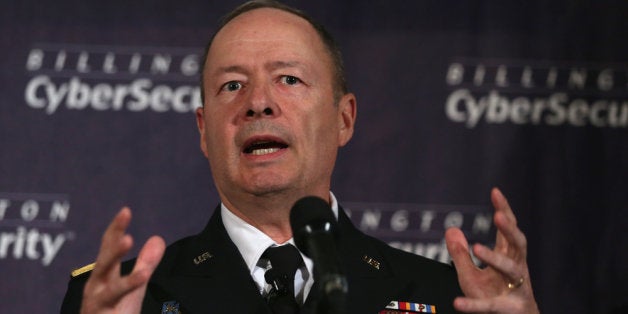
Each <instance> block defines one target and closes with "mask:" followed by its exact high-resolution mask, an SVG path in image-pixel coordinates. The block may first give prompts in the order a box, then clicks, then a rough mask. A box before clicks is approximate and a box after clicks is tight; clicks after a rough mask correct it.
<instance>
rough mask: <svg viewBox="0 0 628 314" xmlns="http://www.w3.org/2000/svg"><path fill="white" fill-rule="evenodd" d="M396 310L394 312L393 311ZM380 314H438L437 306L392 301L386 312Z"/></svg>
mask: <svg viewBox="0 0 628 314" xmlns="http://www.w3.org/2000/svg"><path fill="white" fill-rule="evenodd" d="M391 310H394V311H391ZM379 313H380V314H392V313H395V314H399V313H408V314H411V313H434V314H435V313H436V306H435V305H430V304H422V303H412V302H401V301H390V303H388V305H387V306H386V309H385V310H382V311H380V312H379Z"/></svg>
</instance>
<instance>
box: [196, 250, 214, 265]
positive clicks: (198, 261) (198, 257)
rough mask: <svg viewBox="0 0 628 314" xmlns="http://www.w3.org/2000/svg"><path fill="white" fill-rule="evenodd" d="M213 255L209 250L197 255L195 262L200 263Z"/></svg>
mask: <svg viewBox="0 0 628 314" xmlns="http://www.w3.org/2000/svg"><path fill="white" fill-rule="evenodd" d="M212 256H213V255H211V254H209V252H205V253H203V254H201V255H199V256H197V257H195V258H194V264H196V265H198V264H200V263H202V262H204V261H206V260H208V259H210V258H212Z"/></svg>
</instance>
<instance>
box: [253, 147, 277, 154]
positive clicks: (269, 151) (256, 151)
mask: <svg viewBox="0 0 628 314" xmlns="http://www.w3.org/2000/svg"><path fill="white" fill-rule="evenodd" d="M278 151H279V148H276V147H275V148H259V149H254V150H253V151H251V155H257V156H260V155H266V154H272V153H274V152H278Z"/></svg>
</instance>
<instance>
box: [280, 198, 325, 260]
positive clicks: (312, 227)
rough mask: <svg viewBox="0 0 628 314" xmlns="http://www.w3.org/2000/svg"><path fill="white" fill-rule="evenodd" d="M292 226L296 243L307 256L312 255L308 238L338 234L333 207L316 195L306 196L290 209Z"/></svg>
mask: <svg viewBox="0 0 628 314" xmlns="http://www.w3.org/2000/svg"><path fill="white" fill-rule="evenodd" d="M290 226H291V227H292V234H293V236H294V242H295V244H296V245H297V247H298V248H299V250H301V252H303V253H304V254H305V255H307V256H310V253H309V252H308V248H307V245H306V244H305V242H306V240H307V238H309V237H311V236H312V235H316V234H329V235H331V236H333V237H334V238H336V236H337V231H336V218H335V217H334V213H333V212H332V210H331V207H330V206H329V204H328V203H327V202H326V201H325V200H323V199H322V198H320V197H316V196H306V197H304V198H302V199H300V200H298V201H297V202H296V203H294V206H292V210H291V211H290ZM310 257H311V256H310Z"/></svg>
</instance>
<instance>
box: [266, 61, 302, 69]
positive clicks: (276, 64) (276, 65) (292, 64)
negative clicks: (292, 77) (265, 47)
mask: <svg viewBox="0 0 628 314" xmlns="http://www.w3.org/2000/svg"><path fill="white" fill-rule="evenodd" d="M265 67H266V69H268V70H277V69H283V68H300V67H303V64H302V63H301V62H298V61H272V62H269V63H267V64H266V66H265Z"/></svg>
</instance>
